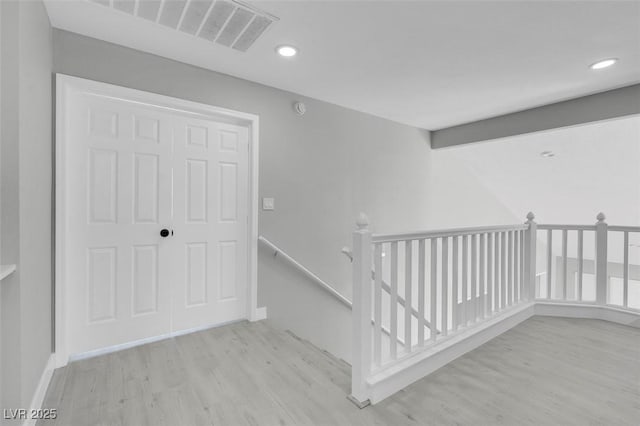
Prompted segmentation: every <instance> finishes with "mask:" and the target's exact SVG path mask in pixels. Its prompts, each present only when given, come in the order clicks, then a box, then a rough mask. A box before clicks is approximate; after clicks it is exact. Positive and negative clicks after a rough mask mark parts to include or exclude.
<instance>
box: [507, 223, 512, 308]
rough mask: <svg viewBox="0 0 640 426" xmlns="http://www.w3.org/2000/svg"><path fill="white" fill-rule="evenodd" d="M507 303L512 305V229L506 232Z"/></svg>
mask: <svg viewBox="0 0 640 426" xmlns="http://www.w3.org/2000/svg"><path fill="white" fill-rule="evenodd" d="M507 248H508V249H507V305H512V304H513V302H514V298H513V290H514V283H513V231H509V232H507Z"/></svg>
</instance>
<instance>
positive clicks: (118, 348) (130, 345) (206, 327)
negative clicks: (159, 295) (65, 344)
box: [62, 318, 246, 366]
mask: <svg viewBox="0 0 640 426" xmlns="http://www.w3.org/2000/svg"><path fill="white" fill-rule="evenodd" d="M241 321H246V319H244V318H243V319H238V320H233V321H227V322H223V323H217V324H208V325H203V326H200V327H194V328H188V329H185V330H179V331H174V332H172V333H165V334H160V335H159V336H153V337H147V338H144V339H140V340H134V341H132V342H127V343H121V344H119V345H113V346H108V347H106V348H100V349H95V350H93V351H87V352H81V353H78V354H73V355H70V356H69V360H68V361H67V362H71V361H78V360H81V359H87V358H93V357H96V356H100V355H106V354H110V353H113V352H118V351H121V350H124V349H130V348H134V347H136V346H140V345H146V344H147V343H154V342H159V341H160V340H165V339H171V338H172V337H178V336H183V335H185V334H191V333H195V332H198V331H204V330H209V329H211V328H218V327H222V326H225V325H229V324H234V323H237V322H241ZM64 365H67V363H63V364H62V366H64Z"/></svg>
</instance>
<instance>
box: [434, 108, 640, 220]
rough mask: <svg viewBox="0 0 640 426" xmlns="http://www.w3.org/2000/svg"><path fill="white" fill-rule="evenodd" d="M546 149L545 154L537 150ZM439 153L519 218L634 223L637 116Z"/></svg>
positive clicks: (639, 160) (639, 141)
mask: <svg viewBox="0 0 640 426" xmlns="http://www.w3.org/2000/svg"><path fill="white" fill-rule="evenodd" d="M546 150H551V151H553V152H554V153H555V156H554V157H552V158H543V157H541V156H540V152H542V151H546ZM442 152H443V153H446V155H448V156H450V157H451V158H452V159H455V161H458V162H460V163H462V164H464V165H465V166H467V167H468V168H469V169H470V170H472V172H473V175H474V176H475V178H476V179H477V180H478V181H480V182H481V183H482V184H483V185H486V186H487V187H488V188H489V190H490V191H491V192H492V193H494V194H495V195H496V197H498V199H500V200H501V201H502V202H503V203H504V204H505V205H506V206H507V208H508V209H509V210H510V211H511V212H512V213H513V214H515V215H517V216H518V217H524V214H526V212H527V211H530V210H531V211H533V212H534V213H535V214H536V221H538V222H539V223H582V224H593V223H595V222H596V214H597V213H598V212H601V211H602V212H604V213H605V214H606V215H607V222H609V223H610V224H616V225H631V226H638V225H640V167H639V164H640V117H639V116H637V115H636V116H630V117H627V118H619V119H615V120H609V121H600V122H596V123H591V124H586V125H581V126H575V127H569V128H562V129H556V130H550V131H545V132H539V133H532V134H527V135H521V136H516V137H509V138H504V139H499V140H495V141H490V142H480V143H476V144H472V145H465V146H460V147H454V148H446V149H443V150H442Z"/></svg>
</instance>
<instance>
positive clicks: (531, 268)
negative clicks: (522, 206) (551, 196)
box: [524, 212, 538, 301]
mask: <svg viewBox="0 0 640 426" xmlns="http://www.w3.org/2000/svg"><path fill="white" fill-rule="evenodd" d="M533 219H535V215H534V214H533V213H532V212H529V213H528V214H527V221H526V222H525V224H526V225H528V226H529V228H527V230H526V231H525V236H524V250H525V258H524V276H525V286H524V291H525V298H526V300H530V301H533V300H535V298H536V240H537V233H538V224H537V223H535V222H534V221H533Z"/></svg>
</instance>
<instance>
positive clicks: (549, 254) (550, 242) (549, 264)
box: [547, 229, 553, 299]
mask: <svg viewBox="0 0 640 426" xmlns="http://www.w3.org/2000/svg"><path fill="white" fill-rule="evenodd" d="M552 262H553V231H552V230H551V229H548V230H547V299H552V297H551V276H552V275H553V265H552Z"/></svg>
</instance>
